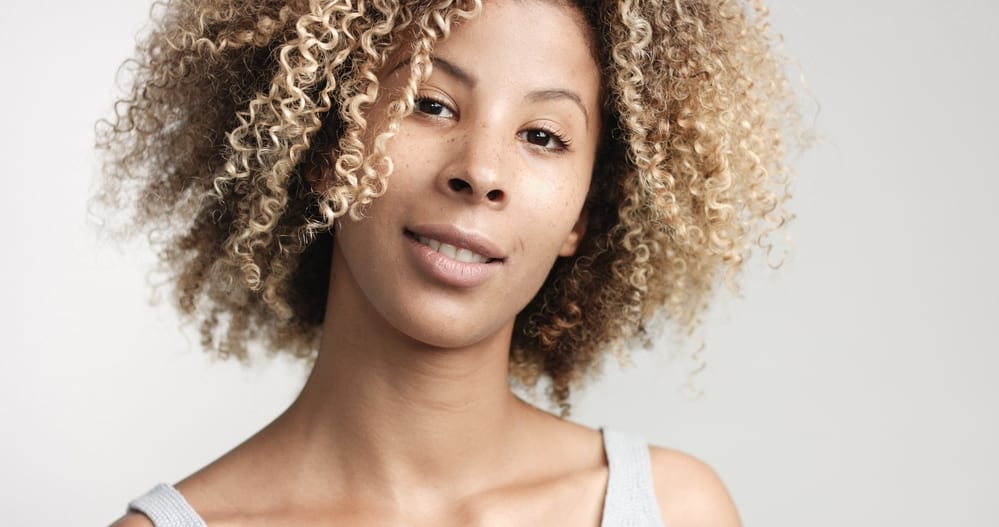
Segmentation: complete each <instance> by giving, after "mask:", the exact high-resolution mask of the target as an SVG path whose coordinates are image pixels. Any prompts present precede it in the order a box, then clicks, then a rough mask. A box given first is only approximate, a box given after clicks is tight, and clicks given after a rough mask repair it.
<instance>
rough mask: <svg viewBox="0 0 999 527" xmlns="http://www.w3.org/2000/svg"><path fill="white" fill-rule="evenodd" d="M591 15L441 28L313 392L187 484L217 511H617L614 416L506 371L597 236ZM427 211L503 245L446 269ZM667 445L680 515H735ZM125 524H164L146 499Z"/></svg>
mask: <svg viewBox="0 0 999 527" xmlns="http://www.w3.org/2000/svg"><path fill="white" fill-rule="evenodd" d="M581 22H582V19H581V17H580V14H579V13H578V12H576V11H575V10H574V9H572V8H569V7H567V6H563V5H560V4H556V3H551V2H539V1H533V0H530V1H519V2H511V1H502V2H489V3H487V4H486V6H485V8H484V11H483V13H482V15H481V16H480V17H478V18H476V19H474V20H472V21H470V22H468V23H467V24H466V25H463V26H460V27H458V28H456V29H455V30H454V32H453V34H452V36H451V38H449V39H448V40H446V41H444V42H441V43H440V44H438V45H437V46H436V47H435V51H434V55H435V58H436V59H437V61H436V62H435V66H434V72H433V75H432V76H431V78H430V79H429V81H428V82H427V83H426V85H425V86H423V87H422V88H421V90H420V92H419V97H420V98H419V100H418V104H417V112H415V113H414V115H413V116H411V117H409V118H407V119H406V120H405V121H404V122H403V124H402V126H401V128H400V131H399V134H398V135H397V136H396V137H395V138H394V139H393V140H392V141H391V142H390V143H389V156H390V158H391V159H392V161H393V163H394V167H395V170H394V173H393V176H392V181H391V185H390V190H389V191H388V192H387V193H386V194H385V195H384V196H383V197H381V198H379V199H377V200H376V201H375V203H374V204H373V206H372V207H371V208H370V209H369V210H368V214H367V216H368V217H367V218H366V219H364V220H362V221H359V222H350V221H346V222H342V223H341V224H340V230H339V231H338V234H337V244H336V248H335V250H334V254H333V263H332V269H331V285H330V290H329V306H330V309H328V310H327V317H326V319H325V321H324V328H323V340H322V342H321V344H320V353H319V356H318V359H317V361H316V364H315V367H314V369H313V371H312V373H311V375H310V377H309V380H308V381H307V382H306V385H305V387H304V388H303V390H302V392H301V394H300V396H299V397H298V398H297V400H296V401H295V402H294V403H293V404H292V406H291V407H290V408H289V409H288V410H287V411H286V412H285V413H284V414H282V415H281V416H280V417H278V418H277V419H276V420H275V421H274V422H273V423H271V424H270V425H268V426H267V427H266V428H264V429H263V430H261V431H260V432H259V433H257V434H256V435H255V436H253V437H252V438H250V439H248V440H247V441H246V442H244V443H243V444H242V445H240V446H238V447H236V448H235V449H234V450H232V451H231V452H229V453H228V454H226V455H225V456H223V457H222V458H220V459H219V460H217V461H215V462H213V463H212V464H211V465H209V466H207V467H205V468H204V469H202V470H201V471H199V472H197V473H195V474H194V475H192V476H190V477H188V478H187V479H185V480H184V481H182V482H180V483H178V484H177V485H176V487H177V489H178V490H179V491H180V492H181V493H182V494H183V495H184V496H185V498H186V499H187V500H188V501H189V502H190V503H191V505H192V506H193V507H194V509H195V510H196V511H198V512H199V514H200V515H201V516H202V517H203V518H204V519H205V521H206V522H207V524H208V525H211V526H213V527H214V526H223V525H271V526H272V525H354V526H369V525H406V526H421V525H428V526H429V525H433V526H450V525H454V526H459V525H460V526H467V525H567V526H569V525H571V526H585V525H592V526H598V525H599V524H600V518H601V513H602V505H603V497H604V492H605V490H606V482H607V464H606V459H605V458H604V453H603V444H602V440H601V437H600V434H599V432H598V431H596V430H592V429H589V428H586V427H583V426H580V425H577V424H574V423H571V422H568V421H564V420H561V419H558V418H556V417H554V416H551V415H549V414H547V413H545V412H542V411H540V410H537V409H535V408H533V407H531V406H530V405H528V404H526V403H524V402H522V401H520V400H518V399H517V398H516V397H515V396H514V395H513V394H512V392H511V391H510V388H509V386H508V382H507V366H508V353H509V348H510V341H511V335H512V331H513V322H514V317H515V316H516V314H517V313H518V312H519V311H520V310H521V309H522V308H523V307H524V306H525V305H526V304H527V303H528V301H529V300H530V299H531V298H532V297H533V295H534V294H535V292H536V291H537V290H538V289H539V288H540V287H541V285H542V283H543V281H544V279H545V277H546V275H547V274H548V272H549V270H550V269H551V266H552V264H553V263H554V262H555V260H556V259H557V258H558V257H564V256H570V255H572V254H573V252H574V251H575V250H576V248H577V246H578V244H579V242H580V240H581V239H582V237H583V236H585V212H584V211H583V210H582V208H583V202H584V199H585V197H586V193H587V190H588V188H589V179H590V171H591V169H592V166H593V160H594V155H595V152H596V147H597V141H598V138H599V134H600V125H601V123H600V122H599V121H598V119H599V106H598V98H599V90H600V79H599V74H598V68H597V65H596V64H595V63H594V61H593V58H592V56H591V54H590V53H589V48H588V47H587V44H588V41H587V35H586V34H585V33H584V32H583V29H582V24H581ZM400 59H401V60H400V61H398V62H404V60H405V59H406V57H400ZM398 62H395V63H390V65H389V66H388V67H387V68H386V71H383V72H382V73H381V75H380V78H381V80H382V83H383V93H384V94H388V95H387V96H385V97H382V98H381V99H380V100H379V102H378V103H377V104H376V105H375V106H374V108H372V118H373V120H374V121H375V122H378V120H379V118H380V117H383V116H384V112H385V108H386V105H387V103H388V101H389V99H390V97H391V96H392V95H393V94H396V93H398V90H399V89H401V87H402V85H403V84H404V82H405V77H406V75H407V74H408V66H407V65H406V64H405V63H403V64H402V66H401V67H398V68H396V66H397V65H398ZM553 90H554V91H553ZM539 93H543V94H544V95H545V96H540V95H539ZM556 93H557V94H556ZM556 134H557V135H558V136H561V137H563V138H564V139H562V140H560V139H558V138H557V137H556ZM566 143H568V144H567V145H566ZM426 224H438V225H439V224H444V225H450V226H454V227H458V228H460V229H463V230H465V231H468V232H472V233H475V234H477V235H479V236H482V237H484V238H487V239H488V240H490V241H491V242H492V244H493V245H494V246H495V248H496V250H498V251H499V252H501V253H502V262H494V263H492V264H488V265H490V266H491V267H490V269H491V270H490V272H489V273H488V276H487V278H486V279H485V280H484V281H481V283H477V284H475V285H474V286H471V287H469V286H456V285H454V284H453V283H449V282H447V281H446V280H441V279H440V277H439V276H437V275H435V274H433V273H432V272H428V270H427V267H426V266H425V265H424V263H422V262H421V258H423V256H421V254H423V253H420V252H419V250H414V248H413V246H412V244H413V243H414V242H413V241H412V240H411V239H410V238H409V237H408V236H407V235H406V234H405V233H406V232H407V230H408V229H411V228H414V227H416V226H421V225H426ZM539 438H543V440H539ZM651 454H652V463H653V477H654V484H655V488H656V492H657V496H658V497H659V503H660V507H661V512H662V517H663V520H664V522H665V523H666V524H667V525H669V526H671V527H673V526H685V525H690V526H694V525H697V526H709V525H710V526H732V525H738V524H739V521H738V517H737V515H736V513H735V510H734V507H733V506H732V503H731V500H730V499H729V497H728V495H727V493H726V491H725V489H724V487H723V486H722V485H721V483H720V481H719V480H718V478H717V477H716V476H715V475H714V473H713V472H712V471H711V469H710V468H708V467H707V466H705V465H704V464H703V463H701V462H699V461H697V460H695V459H693V458H691V457H689V456H686V455H684V454H680V453H678V452H675V451H671V450H667V449H661V448H653V449H652V452H651ZM115 525H116V526H119V527H124V526H140V525H151V524H150V523H149V521H148V519H146V518H145V517H144V516H142V515H138V514H130V515H128V516H126V517H124V518H122V519H121V520H119V521H118V522H117V523H115Z"/></svg>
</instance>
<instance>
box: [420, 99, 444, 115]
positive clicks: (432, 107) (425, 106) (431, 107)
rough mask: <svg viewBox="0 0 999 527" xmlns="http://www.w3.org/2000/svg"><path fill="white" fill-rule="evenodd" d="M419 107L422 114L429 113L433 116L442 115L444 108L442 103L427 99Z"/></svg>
mask: <svg viewBox="0 0 999 527" xmlns="http://www.w3.org/2000/svg"><path fill="white" fill-rule="evenodd" d="M418 106H419V109H420V111H421V112H423V113H429V114H432V115H437V114H439V113H441V108H442V106H441V103H439V102H437V101H431V100H427V99H424V100H422V101H420V103H419V105H418Z"/></svg>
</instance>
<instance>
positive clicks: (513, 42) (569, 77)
mask: <svg viewBox="0 0 999 527" xmlns="http://www.w3.org/2000/svg"><path fill="white" fill-rule="evenodd" d="M592 46H593V38H592V30H591V29H590V27H589V25H588V23H587V22H586V20H585V17H584V16H583V14H582V13H581V12H580V11H579V10H578V9H577V8H576V7H574V6H573V4H571V3H570V2H564V1H551V0H492V1H486V2H483V8H482V12H481V13H480V15H479V16H478V17H476V18H474V19H472V20H468V21H463V22H462V23H461V24H460V25H458V26H457V27H455V28H454V29H453V31H452V33H451V35H450V36H449V37H448V38H447V39H445V40H442V41H441V42H438V43H437V44H436V45H435V47H434V54H435V55H439V56H444V57H447V58H448V59H449V60H450V61H451V62H458V63H460V64H462V65H464V66H465V67H466V69H468V70H470V71H473V72H479V74H480V76H483V77H488V78H491V80H494V81H495V80H499V79H503V80H505V81H506V83H508V84H512V83H516V82H527V83H531V84H532V85H538V84H548V83H552V82H559V83H566V84H572V85H574V86H576V87H577V88H581V87H582V85H588V84H593V83H596V84H597V85H599V66H598V64H597V61H596V60H595V58H594V54H593V47H592Z"/></svg>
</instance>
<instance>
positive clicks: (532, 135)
mask: <svg viewBox="0 0 999 527" xmlns="http://www.w3.org/2000/svg"><path fill="white" fill-rule="evenodd" d="M527 139H528V140H529V141H530V142H532V143H534V144H536V145H540V146H544V145H547V144H548V139H549V136H548V132H545V131H543V130H532V131H531V132H528V134H527Z"/></svg>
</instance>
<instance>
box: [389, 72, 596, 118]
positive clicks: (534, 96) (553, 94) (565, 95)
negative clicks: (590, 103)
mask: <svg viewBox="0 0 999 527" xmlns="http://www.w3.org/2000/svg"><path fill="white" fill-rule="evenodd" d="M409 61H410V59H408V58H407V59H406V60H404V61H402V62H400V63H399V64H396V66H395V67H394V68H392V72H395V70H397V69H399V68H401V67H402V66H404V65H406V64H409ZM430 62H431V63H432V64H433V65H434V67H435V68H440V69H441V70H444V72H445V73H447V74H448V75H450V76H452V77H454V78H455V79H457V80H458V81H459V82H461V83H462V84H465V85H467V86H469V87H472V88H474V87H475V85H476V84H478V82H479V79H477V78H475V76H474V75H472V74H471V73H468V72H467V71H465V70H463V69H461V68H460V67H458V66H457V65H455V64H454V63H452V62H449V61H448V60H446V59H443V58H441V57H434V56H432V57H430ZM392 72H390V73H392ZM525 99H526V100H527V101H528V102H544V101H554V100H559V99H566V100H569V101H572V102H573V103H575V104H576V106H578V107H579V110H580V111H581V112H583V119H584V120H585V122H586V126H587V128H589V126H590V112H587V111H586V106H584V105H583V99H582V98H581V97H580V96H579V94H578V93H576V92H574V91H571V90H562V89H551V90H535V91H532V92H531V93H528V94H527V96H526V97H525Z"/></svg>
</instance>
